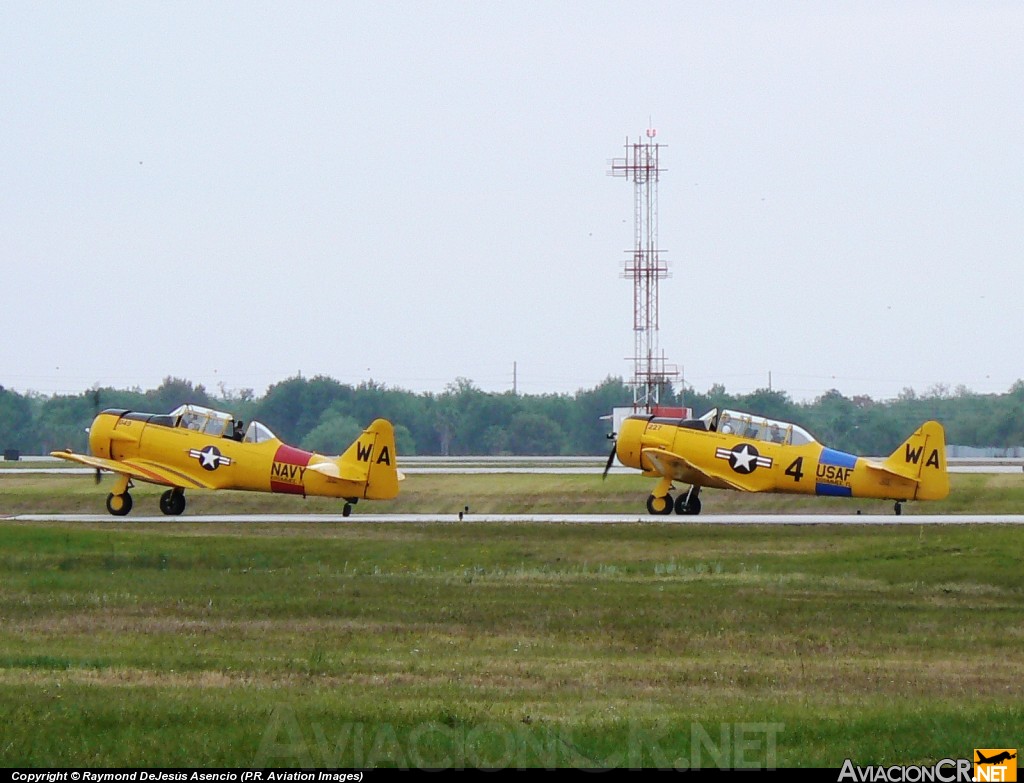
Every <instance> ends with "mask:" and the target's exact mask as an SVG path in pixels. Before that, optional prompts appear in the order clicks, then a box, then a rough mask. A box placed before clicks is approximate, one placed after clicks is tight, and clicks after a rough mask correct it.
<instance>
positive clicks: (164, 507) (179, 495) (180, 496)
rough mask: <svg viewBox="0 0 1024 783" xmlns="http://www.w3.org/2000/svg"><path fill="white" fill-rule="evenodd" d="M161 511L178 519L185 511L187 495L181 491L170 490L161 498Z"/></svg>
mask: <svg viewBox="0 0 1024 783" xmlns="http://www.w3.org/2000/svg"><path fill="white" fill-rule="evenodd" d="M160 510H161V511H163V512H164V513H165V514H167V515H168V516H172V517H176V516H178V515H179V514H181V512H182V511H184V510H185V493H184V492H182V491H181V490H179V489H169V490H167V491H166V492H165V493H164V494H162V495H161V496H160Z"/></svg>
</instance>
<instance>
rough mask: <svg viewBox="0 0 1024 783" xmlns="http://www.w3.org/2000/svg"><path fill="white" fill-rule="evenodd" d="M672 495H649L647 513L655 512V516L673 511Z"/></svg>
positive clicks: (661, 515)
mask: <svg viewBox="0 0 1024 783" xmlns="http://www.w3.org/2000/svg"><path fill="white" fill-rule="evenodd" d="M672 507H673V504H672V496H671V495H664V496H662V497H660V498H659V497H655V496H654V495H649V496H648V497H647V513H648V514H654V515H655V516H659V517H663V516H665V515H666V514H671V513H672Z"/></svg>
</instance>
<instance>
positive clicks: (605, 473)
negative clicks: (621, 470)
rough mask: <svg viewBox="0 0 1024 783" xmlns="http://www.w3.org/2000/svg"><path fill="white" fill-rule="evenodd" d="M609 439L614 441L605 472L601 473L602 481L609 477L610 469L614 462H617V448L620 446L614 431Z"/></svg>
mask: <svg viewBox="0 0 1024 783" xmlns="http://www.w3.org/2000/svg"><path fill="white" fill-rule="evenodd" d="M608 439H609V440H610V441H611V442H612V453H611V454H609V455H608V461H607V462H606V463H605V464H604V473H602V474H601V480H602V481H604V480H605V479H606V478H608V471H609V470H611V469H612V463H613V462H615V449H616V447H617V446H618V444H617V443H616V442H615V433H614V432H613V433H612V434H610V435H609V436H608Z"/></svg>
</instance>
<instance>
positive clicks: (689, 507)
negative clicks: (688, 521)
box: [676, 495, 700, 516]
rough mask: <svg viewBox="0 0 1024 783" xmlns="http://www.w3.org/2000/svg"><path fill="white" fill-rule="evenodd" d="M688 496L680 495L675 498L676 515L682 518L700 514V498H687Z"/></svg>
mask: <svg viewBox="0 0 1024 783" xmlns="http://www.w3.org/2000/svg"><path fill="white" fill-rule="evenodd" d="M688 497H689V495H680V496H679V497H678V498H676V513H677V514H681V515H684V516H696V515H697V514H699V513H700V498H698V497H696V496H694V497H689V502H687V498H688Z"/></svg>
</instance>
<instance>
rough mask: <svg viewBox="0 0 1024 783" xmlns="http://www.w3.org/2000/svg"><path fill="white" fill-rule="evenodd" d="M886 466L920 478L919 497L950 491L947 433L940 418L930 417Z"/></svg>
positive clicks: (935, 496) (935, 497)
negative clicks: (936, 419)
mask: <svg viewBox="0 0 1024 783" xmlns="http://www.w3.org/2000/svg"><path fill="white" fill-rule="evenodd" d="M885 468H886V469H887V470H890V471H892V472H893V473H896V474H898V475H901V476H906V477H907V478H910V479H913V480H915V481H917V492H916V493H915V496H914V499H915V500H941V499H942V498H944V497H946V495H948V494H949V473H948V472H947V471H946V433H945V431H944V430H943V429H942V425H941V424H939V423H938V422H937V421H926V422H925V423H924V424H922V425H921V426H920V427H918V429H917V430H916V431H915V432H914V434H913V435H911V436H910V437H909V438H907V439H906V440H905V441H904V442H903V443H902V444H900V446H899V448H898V449H896V451H894V452H893V453H892V454H891V455H889V458H888V459H887V460H886V461H885Z"/></svg>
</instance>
